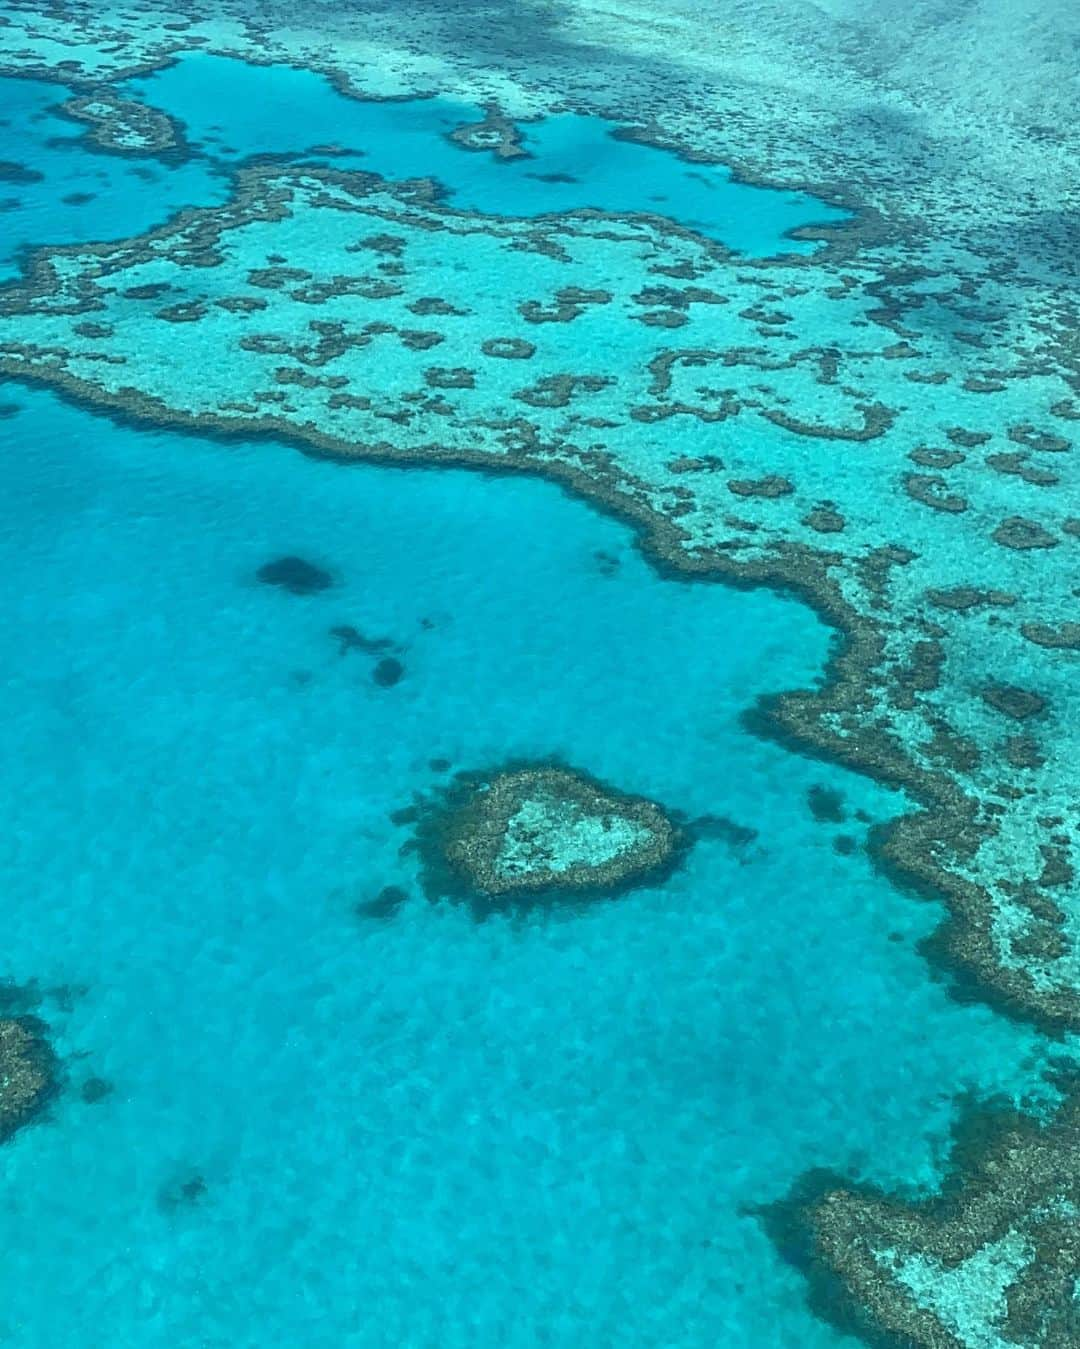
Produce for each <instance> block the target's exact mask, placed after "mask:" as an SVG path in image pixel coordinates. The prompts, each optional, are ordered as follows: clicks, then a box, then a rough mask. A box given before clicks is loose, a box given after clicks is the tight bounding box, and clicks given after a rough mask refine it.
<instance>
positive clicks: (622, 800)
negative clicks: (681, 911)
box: [416, 764, 683, 909]
mask: <svg viewBox="0 0 1080 1349" xmlns="http://www.w3.org/2000/svg"><path fill="white" fill-rule="evenodd" d="M416 843H417V847H418V849H419V852H420V855H421V860H422V864H423V879H424V883H425V888H426V889H427V891H428V893H429V895H431V897H433V898H438V897H440V896H441V895H443V894H445V893H455V892H456V893H464V894H467V895H469V896H472V897H474V898H475V899H477V900H479V901H480V903H481V906H482V907H487V908H489V909H491V908H497V907H499V906H501V905H503V904H511V903H512V902H513V901H514V900H521V899H523V898H532V899H536V898H540V897H541V896H552V897H570V896H573V895H578V894H583V893H593V894H596V893H605V894H612V893H614V892H617V891H619V890H622V889H626V888H628V887H630V886H634V885H640V884H644V883H645V882H646V881H647V880H648V879H649V878H652V877H655V876H657V875H658V874H661V873H663V872H664V871H665V870H667V869H668V868H669V867H670V866H671V864H672V862H673V861H674V860H675V858H676V856H677V855H678V853H679V851H680V849H681V846H682V843H683V836H682V832H681V831H680V829H679V827H678V826H677V825H676V823H675V822H674V821H673V820H672V819H671V818H670V817H669V816H668V815H667V814H666V813H665V811H664V810H662V809H661V807H660V806H658V805H656V804H655V802H653V801H649V800H646V799H645V798H644V797H639V796H626V795H624V794H623V793H621V792H619V791H616V790H615V789H613V788H611V787H607V786H602V785H601V784H600V783H599V782H597V781H595V780H594V779H592V778H590V777H588V776H586V775H585V774H582V773H579V772H576V771H574V770H572V769H569V768H564V767H557V766H552V765H547V764H540V765H524V766H519V767H512V768H508V769H505V770H503V771H500V772H495V773H464V774H460V775H459V776H458V777H457V779H456V780H455V781H454V782H453V784H452V785H451V786H450V788H449V790H448V791H447V792H446V793H445V795H443V796H442V797H441V798H440V799H439V800H437V801H436V802H435V803H434V805H432V806H431V807H430V808H429V809H428V811H427V812H425V813H423V814H422V815H421V819H420V823H419V826H418V830H417V838H416Z"/></svg>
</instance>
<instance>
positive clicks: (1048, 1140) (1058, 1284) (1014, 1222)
mask: <svg viewBox="0 0 1080 1349" xmlns="http://www.w3.org/2000/svg"><path fill="white" fill-rule="evenodd" d="M1078 1148H1080V1098H1078V1097H1077V1095H1076V1094H1075V1092H1073V1093H1072V1094H1070V1095H1069V1096H1068V1097H1067V1098H1066V1100H1065V1101H1064V1103H1063V1104H1062V1105H1061V1106H1060V1108H1059V1109H1058V1110H1057V1112H1056V1114H1055V1115H1054V1116H1053V1117H1052V1118H1051V1119H1050V1120H1049V1121H1048V1122H1043V1121H1039V1120H1037V1119H1035V1118H1033V1117H1031V1116H1028V1115H1022V1114H1017V1113H1016V1112H1015V1111H1009V1110H1003V1109H997V1110H994V1109H987V1108H982V1109H979V1110H975V1111H972V1112H971V1113H970V1114H969V1115H968V1117H967V1118H966V1119H965V1120H964V1121H963V1123H962V1125H961V1127H960V1129H959V1130H958V1134H957V1139H956V1143H955V1147H954V1151H953V1159H952V1169H951V1173H950V1176H949V1178H948V1180H947V1182H946V1184H945V1185H944V1187H943V1188H942V1190H941V1193H940V1194H938V1195H937V1196H935V1197H933V1198H931V1199H926V1200H923V1201H921V1202H918V1203H909V1202H904V1201H903V1200H900V1199H893V1198H890V1197H887V1196H885V1195H882V1194H880V1193H878V1192H876V1191H874V1190H872V1189H871V1188H869V1187H863V1188H861V1189H859V1188H855V1189H852V1188H850V1187H847V1188H845V1187H844V1185H843V1182H841V1181H839V1180H838V1178H837V1177H835V1176H832V1177H830V1176H813V1177H808V1178H807V1180H806V1181H804V1182H803V1184H802V1185H801V1187H800V1190H799V1193H798V1194H797V1195H795V1196H793V1197H792V1199H791V1200H790V1201H789V1202H788V1203H786V1204H782V1205H779V1206H777V1207H776V1208H775V1209H774V1210H773V1212H772V1213H771V1214H770V1215H769V1216H768V1221H769V1223H770V1224H771V1225H772V1227H773V1228H774V1230H775V1231H776V1233H777V1235H778V1237H779V1240H780V1242H781V1244H782V1245H783V1246H784V1247H785V1248H786V1249H787V1250H788V1251H789V1253H790V1254H791V1255H792V1256H793V1257H794V1258H795V1259H796V1260H797V1262H798V1263H800V1264H802V1265H804V1266H805V1267H806V1268H807V1270H808V1272H809V1274H810V1276H811V1278H812V1279H813V1281H814V1291H815V1300H816V1304H817V1306H818V1309H819V1310H820V1311H822V1312H823V1314H825V1315H826V1316H828V1317H830V1318H831V1319H834V1320H836V1321H837V1322H838V1323H839V1324H840V1325H841V1326H842V1328H844V1329H854V1330H856V1331H857V1332H859V1333H862V1334H864V1335H865V1336H866V1337H867V1338H868V1339H870V1340H871V1341H872V1342H880V1343H882V1344H889V1345H892V1344H903V1345H910V1346H914V1347H917V1349H971V1347H972V1346H976V1345H980V1346H981V1345H986V1346H991V1345H994V1346H997V1345H1001V1346H1007V1345H1030V1346H1038V1349H1070V1346H1072V1345H1075V1344H1076V1343H1077V1342H1078V1339H1080V1304H1078V1302H1077V1299H1076V1278H1077V1272H1078V1270H1080V1245H1078V1228H1077V1212H1078V1207H1080V1170H1078V1168H1077V1164H1076V1163H1077V1156H1078Z"/></svg>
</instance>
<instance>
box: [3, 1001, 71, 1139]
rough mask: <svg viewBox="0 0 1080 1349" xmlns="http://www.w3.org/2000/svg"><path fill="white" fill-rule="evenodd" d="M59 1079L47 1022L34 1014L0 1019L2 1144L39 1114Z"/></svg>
mask: <svg viewBox="0 0 1080 1349" xmlns="http://www.w3.org/2000/svg"><path fill="white" fill-rule="evenodd" d="M57 1081H58V1065H57V1059H56V1055H55V1054H54V1052H53V1050H52V1047H51V1045H50V1044H49V1042H48V1040H47V1039H46V1038H45V1026H44V1024H43V1023H42V1022H40V1021H38V1020H37V1018H36V1017H31V1016H17V1017H4V1018H3V1019H0V1143H2V1142H4V1141H5V1139H8V1138H10V1137H11V1135H12V1134H13V1133H14V1132H15V1131H16V1129H19V1128H21V1127H22V1125H24V1124H27V1123H29V1122H30V1120H32V1119H33V1118H34V1117H35V1116H36V1115H38V1114H39V1113H40V1111H41V1110H42V1108H43V1107H44V1105H45V1103H46V1102H47V1101H48V1099H49V1097H50V1096H51V1095H52V1094H53V1093H54V1091H55V1090H56V1088H57Z"/></svg>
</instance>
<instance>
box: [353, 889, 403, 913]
mask: <svg viewBox="0 0 1080 1349" xmlns="http://www.w3.org/2000/svg"><path fill="white" fill-rule="evenodd" d="M408 898H409V892H408V891H407V890H403V889H402V888H401V886H400V885H384V886H383V888H382V889H381V890H380V891H379V893H378V894H377V895H376V896H375V897H374V899H365V900H361V902H360V903H359V904H357V905H356V909H355V912H356V914H357V916H358V917H360V918H374V919H382V920H384V919H387V918H393V917H394V915H395V914H396V913H397V911H398V910H399V909H400V908H401V906H402V905H403V904H405V903H406V902H407V901H408Z"/></svg>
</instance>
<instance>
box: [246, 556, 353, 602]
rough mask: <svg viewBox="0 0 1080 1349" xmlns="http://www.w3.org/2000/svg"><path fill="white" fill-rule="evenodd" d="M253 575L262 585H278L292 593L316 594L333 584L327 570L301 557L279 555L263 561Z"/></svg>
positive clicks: (332, 579)
mask: <svg viewBox="0 0 1080 1349" xmlns="http://www.w3.org/2000/svg"><path fill="white" fill-rule="evenodd" d="M255 575H256V576H257V577H258V579H259V580H260V581H262V583H263V584H264V585H269V586H278V587H280V589H282V590H288V591H289V592H290V594H293V595H316V594H318V592H319V591H320V590H329V588H330V587H331V586H332V585H333V584H334V578H333V577H332V576H331V575H330V573H329V572H328V571H324V570H323V569H322V567H317V566H316V565H315V564H314V562H306V561H305V560H304V559H303V558H302V557H279V558H276V559H275V560H274V561H273V562H265V563H264V564H263V565H262V566H261V567H260V568H259V570H258V571H257V572H256V573H255Z"/></svg>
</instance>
